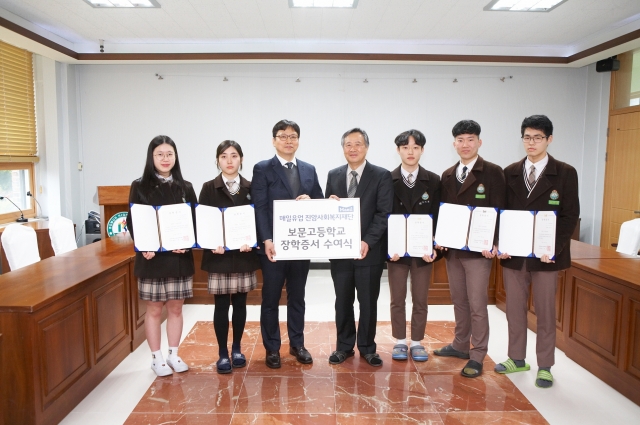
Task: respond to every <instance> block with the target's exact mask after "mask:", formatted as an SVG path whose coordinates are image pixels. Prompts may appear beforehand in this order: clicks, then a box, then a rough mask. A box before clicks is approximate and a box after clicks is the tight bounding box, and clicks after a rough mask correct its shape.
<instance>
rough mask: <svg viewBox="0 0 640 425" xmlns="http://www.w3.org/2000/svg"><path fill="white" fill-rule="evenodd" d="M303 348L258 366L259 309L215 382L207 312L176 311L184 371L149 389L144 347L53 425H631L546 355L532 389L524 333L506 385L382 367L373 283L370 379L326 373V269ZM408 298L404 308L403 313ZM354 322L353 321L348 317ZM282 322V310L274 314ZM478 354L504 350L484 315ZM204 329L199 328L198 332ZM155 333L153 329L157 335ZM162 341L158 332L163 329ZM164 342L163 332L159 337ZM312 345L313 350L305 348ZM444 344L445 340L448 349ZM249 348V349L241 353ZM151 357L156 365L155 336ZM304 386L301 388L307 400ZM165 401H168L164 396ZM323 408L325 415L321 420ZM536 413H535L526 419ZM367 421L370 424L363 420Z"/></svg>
mask: <svg viewBox="0 0 640 425" xmlns="http://www.w3.org/2000/svg"><path fill="white" fill-rule="evenodd" d="M306 302H307V309H306V319H307V321H308V325H307V328H306V331H307V332H306V333H307V335H308V336H307V346H308V348H309V349H310V351H311V353H312V354H313V356H314V359H315V362H314V364H313V365H311V366H302V365H299V364H298V363H296V362H295V361H294V359H293V358H292V357H291V356H289V355H288V354H287V352H288V346H286V340H285V345H283V348H282V350H281V354H282V358H283V367H282V368H281V369H279V370H277V371H272V370H270V369H267V368H266V367H265V366H264V349H263V347H262V344H261V342H260V341H259V339H260V336H259V332H258V329H257V327H256V325H255V322H257V321H258V320H259V312H260V309H259V306H249V307H248V311H247V314H248V320H249V321H250V322H254V323H253V324H250V325H249V326H248V327H247V333H246V334H245V336H244V339H243V342H244V347H245V348H244V349H243V351H244V353H245V355H247V357H248V358H249V359H250V363H249V366H248V367H247V368H244V369H241V370H238V371H236V372H234V373H232V374H231V375H227V376H220V375H218V374H216V373H215V370H214V367H215V361H216V360H217V349H216V347H215V337H214V333H213V328H212V326H211V325H210V320H211V318H212V315H213V306H211V305H187V306H185V308H184V334H183V337H184V341H183V342H182V344H181V348H180V355H181V356H182V357H183V358H184V359H185V360H187V359H188V361H189V363H190V364H191V370H190V371H189V372H186V373H185V374H182V375H177V374H176V375H174V376H172V377H167V378H163V379H156V376H155V374H154V373H153V371H152V370H151V369H150V367H149V365H150V351H149V347H148V345H147V344H146V343H143V344H142V345H141V346H140V347H139V348H138V349H137V350H136V351H134V352H133V353H131V354H130V355H129V356H128V357H127V358H126V359H125V360H124V361H123V362H122V363H121V364H120V365H119V366H118V367H117V368H116V369H115V370H114V371H113V372H112V373H111V374H110V375H109V376H108V377H107V378H106V379H105V380H104V381H103V382H102V383H101V384H100V385H99V386H98V387H97V388H96V389H95V390H93V391H92V392H91V393H89V394H88V395H87V397H86V398H85V399H84V400H83V401H82V402H81V403H80V404H79V405H78V406H76V408H75V409H74V410H73V411H72V412H71V413H70V414H69V415H67V417H66V418H65V419H64V420H63V421H62V424H63V425H86V424H91V425H118V424H123V423H125V422H127V421H129V422H127V423H143V424H199V423H207V424H216V423H223V424H228V423H230V422H231V420H232V418H233V421H234V422H233V423H248V424H262V423H267V424H286V423H293V424H305V423H311V424H318V423H319V424H322V423H325V422H327V423H338V422H339V423H341V424H342V423H344V424H357V425H369V424H374V423H389V424H394V423H397V424H412V423H416V424H418V423H430V421H431V422H433V423H447V424H449V423H451V424H488V423H491V424H523V423H525V424H530V423H533V424H535V423H545V421H546V422H548V423H550V424H552V425H565V424H581V425H591V424H593V425H596V424H603V423H616V424H624V425H626V424H638V423H639V421H638V418H640V406H637V405H636V404H634V403H632V402H631V401H629V400H628V399H627V398H625V397H624V396H622V395H620V394H619V393H618V392H616V391H615V390H613V389H612V388H611V387H609V386H608V385H606V384H604V383H603V382H602V381H600V380H599V379H597V378H596V377H594V376H593V375H592V374H591V373H589V372H587V371H586V370H585V369H583V368H582V367H580V366H579V365H577V364H576V363H575V362H573V361H572V360H570V359H568V358H567V357H566V356H565V355H564V353H562V352H561V351H559V350H556V365H555V366H554V368H553V369H552V371H553V375H554V378H555V382H554V386H553V388H551V389H549V390H541V389H539V388H536V387H535V386H534V385H533V382H534V380H535V374H536V370H537V368H536V367H535V343H534V342H535V334H534V333H533V332H529V334H528V338H529V345H528V347H527V360H528V361H529V362H530V363H531V366H532V370H531V371H529V372H523V373H518V374H512V375H508V376H506V377H505V376H497V375H496V374H494V373H493V372H491V370H492V368H493V364H492V362H491V361H490V360H489V359H487V361H486V362H485V371H486V372H485V374H484V376H483V377H482V378H481V379H476V380H470V379H466V378H462V377H460V376H459V375H458V374H459V371H460V368H461V367H462V365H463V364H464V361H463V360H457V359H441V358H438V357H436V356H433V355H430V358H429V361H428V362H427V363H424V364H414V363H412V362H411V361H408V362H404V363H398V362H392V361H391V359H390V354H389V353H390V350H391V347H392V345H393V342H394V341H393V340H392V339H391V338H390V337H389V334H390V330H389V326H388V323H385V321H386V322H388V321H389V288H388V283H387V282H386V279H384V278H383V282H382V289H381V292H380V298H379V301H378V319H379V320H380V326H379V327H378V337H377V338H376V341H377V342H378V344H379V347H380V348H379V352H380V353H381V355H382V358H383V359H384V362H385V364H384V366H383V367H382V368H381V369H375V370H374V369H373V368H371V367H369V366H368V365H366V364H361V362H360V359H359V358H352V359H349V360H348V361H347V362H345V363H344V364H342V365H340V366H333V367H332V366H330V365H329V364H328V362H327V356H328V355H329V352H330V351H331V350H332V349H333V344H334V343H335V342H334V336H333V335H334V333H333V332H334V331H333V326H334V323H333V316H334V313H333V311H334V310H333V303H334V295H333V286H332V283H331V278H330V276H329V272H328V271H312V272H311V273H310V276H309V280H308V282H307V295H306ZM410 308H411V300H410V297H409V298H408V300H407V309H408V311H410ZM356 314H357V312H356ZM280 317H281V318H283V317H286V307H281V308H280ZM489 320H490V327H491V335H490V340H489V356H490V357H491V358H493V359H495V360H498V361H501V360H504V359H505V358H506V352H507V322H506V319H505V315H504V313H503V312H502V311H500V310H498V309H497V308H496V307H495V306H489ZM452 321H453V308H452V306H450V305H447V306H437V305H432V306H429V321H428V323H427V333H428V335H429V336H430V338H431V339H429V340H427V341H426V342H427V343H428V344H432V346H438V345H437V343H436V342H435V341H436V340H437V341H443V340H444V341H446V339H447V335H449V336H450V335H451V329H450V325H449V324H447V323H445V322H452ZM202 322H204V323H203V324H201V323H202ZM163 328H164V326H163ZM163 332H164V329H163ZM163 335H164V334H163ZM312 342H313V344H312ZM447 342H448V341H447ZM252 344H255V346H256V347H257V348H256V350H254V351H252V350H251V349H250V348H249V347H250V346H251V345H252ZM162 350H163V352H164V353H165V355H166V352H167V345H166V338H165V339H164V340H163V344H162ZM303 388H306V393H305V390H304V389H303ZM169 394H171V396H169ZM329 409H331V410H329ZM536 410H537V411H536ZM374 419H375V420H374Z"/></svg>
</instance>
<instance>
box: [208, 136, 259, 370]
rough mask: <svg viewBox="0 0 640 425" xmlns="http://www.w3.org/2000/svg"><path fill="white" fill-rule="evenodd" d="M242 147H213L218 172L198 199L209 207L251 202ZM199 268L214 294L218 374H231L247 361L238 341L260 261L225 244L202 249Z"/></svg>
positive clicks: (233, 144)
mask: <svg viewBox="0 0 640 425" xmlns="http://www.w3.org/2000/svg"><path fill="white" fill-rule="evenodd" d="M242 158H243V154H242V148H241V147H240V145H239V144H238V143H236V142H234V141H233V140H225V141H224V142H222V143H220V145H219V146H218V149H217V150H216V164H217V166H218V168H219V169H220V171H221V173H220V174H219V175H218V177H216V178H215V179H213V180H211V181H208V182H206V183H205V184H204V185H203V186H202V191H201V192H200V198H199V202H200V203H201V204H203V205H208V206H212V207H219V208H226V207H235V206H240V205H248V204H251V195H250V192H251V182H249V181H248V180H247V179H245V178H244V177H242V176H241V175H240V173H239V171H240V169H241V168H242ZM201 268H202V270H205V271H207V272H209V285H208V289H209V293H210V294H214V297H215V310H214V313H213V327H214V329H215V332H216V338H217V339H218V354H219V356H220V358H219V359H218V361H217V362H216V370H217V371H218V373H223V374H225V373H231V371H232V368H239V367H244V366H245V365H246V364H247V360H246V358H245V356H244V354H242V352H241V347H240V341H241V339H242V334H243V332H244V326H245V322H246V320H247V293H248V292H249V291H251V290H253V289H255V288H256V286H257V277H256V271H257V270H258V269H259V268H260V260H259V259H258V256H257V255H256V252H255V251H254V250H252V249H251V247H249V246H248V245H243V246H242V247H241V248H240V250H239V251H236V250H234V251H225V249H224V247H221V246H219V247H218V248H217V249H212V250H209V249H207V250H205V251H204V253H203V255H202V266H201ZM231 305H233V315H232V319H231V321H232V324H233V343H232V346H231V358H230V357H229V350H228V347H227V334H228V332H229V307H230V306H231Z"/></svg>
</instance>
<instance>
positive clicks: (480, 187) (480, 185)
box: [478, 183, 484, 193]
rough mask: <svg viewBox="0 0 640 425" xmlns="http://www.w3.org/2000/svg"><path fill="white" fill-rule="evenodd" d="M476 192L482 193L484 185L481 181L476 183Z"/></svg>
mask: <svg viewBox="0 0 640 425" xmlns="http://www.w3.org/2000/svg"><path fill="white" fill-rule="evenodd" d="M478 193H484V185H483V184H482V183H480V184H479V185H478Z"/></svg>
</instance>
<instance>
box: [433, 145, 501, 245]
mask: <svg viewBox="0 0 640 425" xmlns="http://www.w3.org/2000/svg"><path fill="white" fill-rule="evenodd" d="M458 164H460V162H459V161H458V162H456V164H455V165H454V166H453V167H451V168H448V169H447V170H445V172H444V173H442V202H445V203H448V204H459V205H471V206H474V207H493V208H498V209H504V202H505V201H504V198H505V193H504V192H505V183H504V173H503V171H502V168H500V167H499V166H498V165H496V164H493V163H491V162H489V161H485V160H484V159H482V157H481V156H478V160H477V161H476V163H475V164H474V166H473V168H472V169H471V173H469V175H468V176H467V178H466V179H465V181H464V183H463V184H462V187H460V190H459V191H458V187H457V186H456V182H457V177H456V170H457V169H458ZM480 185H482V186H483V188H484V191H483V190H482V189H481V190H480V191H478V187H479V186H480ZM498 226H499V223H498V222H496V232H495V236H494V245H498V229H499V227H498ZM444 255H445V257H447V256H449V255H455V256H456V257H457V258H479V257H482V253H480V252H473V251H461V250H459V249H452V248H449V250H448V251H446V252H445V254H444Z"/></svg>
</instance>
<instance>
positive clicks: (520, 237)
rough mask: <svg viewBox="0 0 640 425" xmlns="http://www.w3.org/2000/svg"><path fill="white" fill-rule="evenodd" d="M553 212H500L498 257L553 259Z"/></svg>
mask: <svg viewBox="0 0 640 425" xmlns="http://www.w3.org/2000/svg"><path fill="white" fill-rule="evenodd" d="M556 217H557V211H517V210H500V249H499V250H498V252H499V253H500V254H502V253H507V254H509V255H510V256H512V257H531V258H540V257H542V256H543V255H548V256H549V259H551V260H554V259H555V243H556V239H555V237H556Z"/></svg>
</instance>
